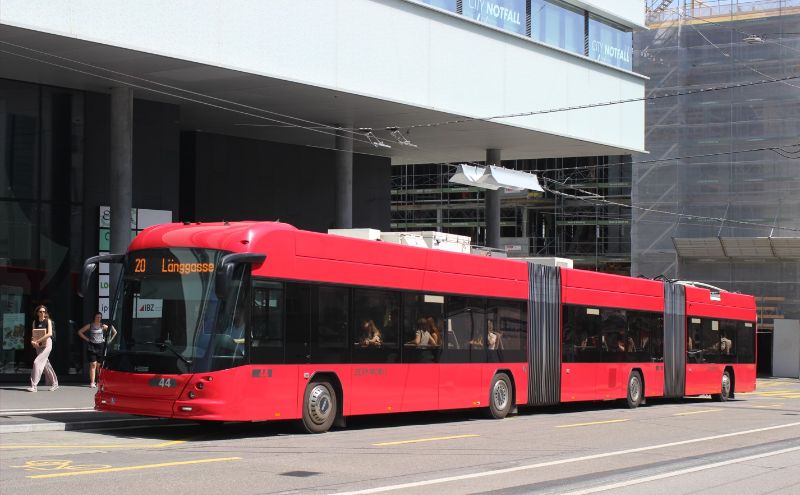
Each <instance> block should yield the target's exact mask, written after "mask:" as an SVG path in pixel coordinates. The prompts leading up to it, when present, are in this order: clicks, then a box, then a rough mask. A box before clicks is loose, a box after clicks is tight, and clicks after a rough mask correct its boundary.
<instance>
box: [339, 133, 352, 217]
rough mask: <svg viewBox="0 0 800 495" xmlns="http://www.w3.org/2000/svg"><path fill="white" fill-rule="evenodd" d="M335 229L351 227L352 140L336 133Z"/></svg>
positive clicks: (348, 136)
mask: <svg viewBox="0 0 800 495" xmlns="http://www.w3.org/2000/svg"><path fill="white" fill-rule="evenodd" d="M335 148H336V151H335V153H336V228H337V229H350V228H352V227H353V140H352V139H351V135H350V134H349V133H345V132H344V131H341V130H339V131H336V145H335Z"/></svg>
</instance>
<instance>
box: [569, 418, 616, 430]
mask: <svg viewBox="0 0 800 495" xmlns="http://www.w3.org/2000/svg"><path fill="white" fill-rule="evenodd" d="M624 421H628V420H627V419H609V420H608V421H592V422H591V423H575V424H571V425H558V426H556V428H571V427H573V426H589V425H604V424H608V423H622V422H624Z"/></svg>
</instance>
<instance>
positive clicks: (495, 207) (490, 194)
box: [484, 149, 500, 249]
mask: <svg viewBox="0 0 800 495" xmlns="http://www.w3.org/2000/svg"><path fill="white" fill-rule="evenodd" d="M486 165H487V166H489V165H497V166H500V150H495V149H488V150H486ZM484 201H485V205H486V209H485V217H486V245H487V246H488V247H493V248H497V249H500V191H499V190H498V191H490V190H488V189H487V190H486V192H485V194H484Z"/></svg>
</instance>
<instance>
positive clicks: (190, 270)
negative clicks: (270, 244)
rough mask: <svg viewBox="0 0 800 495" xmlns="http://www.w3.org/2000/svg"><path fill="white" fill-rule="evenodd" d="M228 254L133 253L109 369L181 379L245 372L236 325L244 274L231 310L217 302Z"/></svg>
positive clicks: (115, 321)
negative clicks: (219, 270) (220, 268)
mask: <svg viewBox="0 0 800 495" xmlns="http://www.w3.org/2000/svg"><path fill="white" fill-rule="evenodd" d="M224 254H226V253H224V252H222V251H214V250H209V249H189V248H170V249H152V250H143V251H136V252H133V253H129V254H128V256H127V258H126V261H125V265H124V268H123V270H124V271H123V275H122V282H121V287H120V288H119V289H118V290H117V299H116V304H115V305H114V313H113V315H112V318H111V323H112V324H113V325H114V327H115V328H116V330H117V332H118V337H117V338H116V339H114V341H112V342H111V343H110V344H109V348H108V352H107V357H106V364H105V366H106V367H107V368H110V369H113V370H117V371H126V372H131V373H163V374H167V373H168V374H178V373H197V372H204V371H211V370H215V369H224V368H231V367H234V366H239V365H241V364H244V360H245V354H246V346H245V336H244V331H243V327H242V326H241V325H237V324H236V323H237V322H236V319H237V318H235V317H234V308H235V307H236V301H237V299H238V295H239V292H240V290H241V287H242V273H244V270H242V269H240V270H238V271H237V274H236V276H235V277H234V283H233V284H231V298H230V299H228V298H226V299H225V301H230V302H229V303H227V304H226V303H225V302H224V301H222V300H220V299H218V298H217V296H216V293H215V291H214V278H215V272H216V267H217V265H218V262H219V260H220V258H221V257H222V256H223V255H224ZM237 332H238V333H237Z"/></svg>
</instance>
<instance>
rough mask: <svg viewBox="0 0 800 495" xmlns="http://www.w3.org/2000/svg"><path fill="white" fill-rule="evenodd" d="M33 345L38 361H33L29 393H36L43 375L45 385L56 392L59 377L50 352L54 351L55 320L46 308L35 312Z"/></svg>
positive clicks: (41, 307)
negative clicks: (54, 368)
mask: <svg viewBox="0 0 800 495" xmlns="http://www.w3.org/2000/svg"><path fill="white" fill-rule="evenodd" d="M31 345H32V346H33V348H34V349H36V359H34V360H33V369H32V370H31V386H30V387H28V388H27V390H28V392H36V390H37V388H36V387H37V386H38V385H39V380H41V379H42V373H44V375H45V383H47V385H48V386H49V387H50V391H51V392H54V391H55V390H57V389H58V377H57V376H56V372H55V370H53V366H52V365H51V364H50V359H49V358H50V351H52V350H53V320H51V319H50V314H49V313H48V312H47V308H46V307H44V306H41V305H40V306H37V307H36V310H35V311H34V320H33V329H32V331H31Z"/></svg>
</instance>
